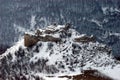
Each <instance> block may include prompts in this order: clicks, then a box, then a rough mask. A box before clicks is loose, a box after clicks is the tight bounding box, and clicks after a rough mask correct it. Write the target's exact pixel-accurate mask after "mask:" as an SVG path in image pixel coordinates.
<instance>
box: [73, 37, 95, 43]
mask: <svg viewBox="0 0 120 80" xmlns="http://www.w3.org/2000/svg"><path fill="white" fill-rule="evenodd" d="M74 40H75V42H83V43H87V42H95V37H88V36H82V37H79V38H75V39H74Z"/></svg>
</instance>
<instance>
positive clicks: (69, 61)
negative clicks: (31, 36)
mask: <svg viewBox="0 0 120 80" xmlns="http://www.w3.org/2000/svg"><path fill="white" fill-rule="evenodd" d="M64 27H65V26H64V25H58V26H57V27H54V26H49V27H48V28H46V29H50V30H53V29H54V30H56V29H58V30H61V28H64ZM67 33H71V36H67V35H65V37H64V38H62V40H63V43H55V42H43V41H39V42H38V43H37V44H36V45H34V46H33V47H31V48H27V47H25V46H24V39H21V40H20V41H18V42H17V43H16V44H15V45H14V46H13V47H11V48H9V49H7V51H6V52H5V53H4V54H3V55H0V60H1V61H0V64H1V67H2V68H1V69H0V70H1V71H3V72H1V73H4V72H5V75H6V76H8V75H9V74H10V75H14V72H16V73H18V74H19V73H21V72H22V73H23V74H25V73H29V74H27V75H31V74H32V75H44V76H45V77H43V78H45V79H46V80H53V79H55V80H68V79H67V78H62V79H61V78H58V77H46V76H64V75H77V74H82V71H84V70H98V71H100V72H101V73H103V74H105V75H106V76H109V77H111V78H112V79H114V80H120V62H119V61H117V60H115V59H114V58H113V56H112V55H111V53H110V51H109V50H110V49H109V47H107V46H106V45H105V44H101V43H99V42H97V41H96V42H88V43H82V42H75V41H74V38H76V37H82V36H84V34H79V33H78V32H77V31H75V30H74V29H69V30H68V31H67ZM60 34H61V33H60V32H59V31H58V32H56V33H54V34H49V35H52V36H54V37H59V36H60ZM43 35H47V34H43ZM56 35H57V36H56ZM9 55H10V56H11V58H10V57H9ZM3 61H5V62H3ZM17 65H18V67H17ZM6 66H7V68H6ZM13 66H14V67H13ZM24 68H25V69H24ZM7 70H10V72H7ZM25 71H26V72H25Z"/></svg>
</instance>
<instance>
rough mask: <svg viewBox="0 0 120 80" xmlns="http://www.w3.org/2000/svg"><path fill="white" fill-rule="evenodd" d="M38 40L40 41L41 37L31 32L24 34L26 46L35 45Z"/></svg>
mask: <svg viewBox="0 0 120 80" xmlns="http://www.w3.org/2000/svg"><path fill="white" fill-rule="evenodd" d="M38 41H39V39H38V38H37V37H35V36H31V35H29V34H25V35H24V45H25V46H26V47H31V46H33V45H35V44H36V43H37V42H38Z"/></svg>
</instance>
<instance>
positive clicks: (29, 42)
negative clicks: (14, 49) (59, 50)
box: [24, 34, 61, 47]
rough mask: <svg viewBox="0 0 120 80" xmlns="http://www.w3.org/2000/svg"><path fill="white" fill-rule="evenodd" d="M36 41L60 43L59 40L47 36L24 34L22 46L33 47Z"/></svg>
mask: <svg viewBox="0 0 120 80" xmlns="http://www.w3.org/2000/svg"><path fill="white" fill-rule="evenodd" d="M38 41H43V42H47V41H48V42H49V41H50V42H56V43H57V42H60V41H61V39H60V38H55V37H52V36H49V35H46V36H44V37H43V36H31V35H29V34H25V35H24V45H25V46H26V47H31V46H33V45H35V44H36V43H37V42H38Z"/></svg>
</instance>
